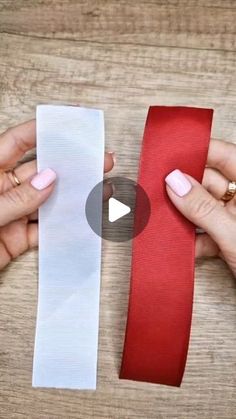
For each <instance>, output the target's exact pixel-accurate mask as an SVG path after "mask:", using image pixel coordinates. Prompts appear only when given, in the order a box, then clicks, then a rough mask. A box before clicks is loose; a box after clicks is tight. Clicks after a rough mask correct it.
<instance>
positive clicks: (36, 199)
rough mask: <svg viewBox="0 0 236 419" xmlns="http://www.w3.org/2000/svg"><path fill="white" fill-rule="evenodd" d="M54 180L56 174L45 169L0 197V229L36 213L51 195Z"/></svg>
mask: <svg viewBox="0 0 236 419" xmlns="http://www.w3.org/2000/svg"><path fill="white" fill-rule="evenodd" d="M55 179H56V173H55V172H54V171H53V170H51V169H46V170H43V171H42V172H40V173H38V174H37V175H35V176H34V177H33V179H32V180H31V181H29V180H28V181H26V182H23V183H22V184H21V185H20V186H16V187H15V188H12V189H10V190H8V191H7V192H5V193H4V194H2V195H0V227H2V226H4V225H6V224H8V223H10V222H12V221H15V220H18V219H19V218H22V217H24V216H25V215H29V214H31V213H33V212H34V211H36V209H37V208H38V207H39V206H40V205H41V204H42V203H43V202H44V201H45V200H46V199H47V198H48V197H49V195H50V194H51V192H52V190H53V186H54V181H55Z"/></svg>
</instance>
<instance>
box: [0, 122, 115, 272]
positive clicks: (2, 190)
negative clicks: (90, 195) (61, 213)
mask: <svg viewBox="0 0 236 419" xmlns="http://www.w3.org/2000/svg"><path fill="white" fill-rule="evenodd" d="M35 137H36V127H35V121H29V122H26V123H25V124H22V125H19V126H17V127H15V128H10V129H8V130H7V131H6V132H5V133H3V134H1V135H0V269H2V268H4V267H5V266H6V265H7V264H8V263H9V262H10V261H11V260H12V259H13V258H15V257H17V256H19V255H20V254H22V253H23V252H25V251H26V250H27V249H31V248H33V247H36V246H37V243H38V224H37V218H38V214H37V209H38V208H39V206H40V205H41V204H42V203H43V202H44V201H46V199H47V198H48V197H49V195H50V194H51V193H52V191H53V188H54V184H55V180H56V174H55V172H53V170H51V169H46V170H45V171H43V172H41V173H40V174H36V172H37V169H36V160H32V161H30V162H27V163H23V164H21V165H18V166H17V167H16V168H15V169H14V172H15V175H16V177H17V178H18V179H19V181H20V183H21V184H20V185H19V186H16V183H15V180H14V177H13V176H12V173H11V172H7V170H9V169H12V168H14V167H15V166H16V164H17V162H18V161H19V160H20V159H21V158H22V157H23V156H24V154H25V153H26V151H28V150H31V149H33V148H34V147H35V142H36V138H35ZM113 164H114V163H113V155H112V153H106V154H105V168H104V170H105V172H108V171H109V170H111V169H112V167H113ZM109 188H111V186H110V185H107V187H106V189H105V190H104V195H105V197H108V196H109V194H110V190H109Z"/></svg>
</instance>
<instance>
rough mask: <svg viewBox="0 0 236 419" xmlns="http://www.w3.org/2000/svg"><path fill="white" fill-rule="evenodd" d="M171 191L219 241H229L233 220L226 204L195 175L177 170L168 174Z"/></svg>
mask: <svg viewBox="0 0 236 419" xmlns="http://www.w3.org/2000/svg"><path fill="white" fill-rule="evenodd" d="M165 181H166V184H167V194H168V196H169V198H170V199H171V201H172V203H173V204H174V205H175V207H176V208H177V209H178V210H179V211H180V212H181V213H182V214H183V215H184V216H185V217H186V218H188V220H190V221H192V222H193V223H194V224H195V225H197V226H198V227H201V228H202V229H203V230H205V231H206V232H207V233H208V234H209V235H210V236H211V237H212V238H213V240H214V241H215V242H216V243H217V244H218V245H219V246H223V247H224V245H225V244H228V243H227V242H229V241H230V237H231V235H232V222H230V217H229V215H228V213H227V212H226V210H225V208H224V207H223V206H222V205H221V203H220V202H219V201H217V200H216V199H215V198H214V197H213V196H212V195H211V194H209V193H208V192H207V190H206V189H205V188H204V187H203V186H202V185H201V184H200V183H199V182H197V181H196V180H195V179H194V178H193V177H191V176H189V175H187V174H185V173H182V172H181V171H180V170H178V169H177V170H174V171H173V172H171V173H170V174H169V175H168V176H167V177H166V178H165Z"/></svg>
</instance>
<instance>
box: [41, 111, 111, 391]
mask: <svg viewBox="0 0 236 419" xmlns="http://www.w3.org/2000/svg"><path fill="white" fill-rule="evenodd" d="M37 159H38V170H39V171H41V170H43V169H46V168H47V167H50V168H52V169H53V170H55V171H56V173H57V182H56V185H55V189H54V191H53V193H52V195H51V196H50V198H49V199H48V200H47V202H46V203H45V204H44V205H43V206H42V207H41V208H40V210H39V295H38V313H37V328H36V337H35V352H34V365H33V386H34V387H56V388H73V389H95V388H96V374H97V346H98V324H99V293H100V264H101V238H100V237H99V236H97V235H96V234H95V233H94V232H93V231H92V229H91V228H90V226H89V225H88V222H87V219H86V215H85V204H86V199H87V197H88V195H89V193H90V191H91V190H92V189H93V188H94V186H95V185H96V184H97V183H99V182H101V181H102V179H103V167H104V118H103V112H102V111H100V110H96V109H87V108H82V107H81V108H80V107H74V106H51V105H41V106H38V107H37ZM94 216H95V217H97V220H96V223H97V225H100V226H101V222H102V190H101V191H99V196H97V207H96V213H95V214H94Z"/></svg>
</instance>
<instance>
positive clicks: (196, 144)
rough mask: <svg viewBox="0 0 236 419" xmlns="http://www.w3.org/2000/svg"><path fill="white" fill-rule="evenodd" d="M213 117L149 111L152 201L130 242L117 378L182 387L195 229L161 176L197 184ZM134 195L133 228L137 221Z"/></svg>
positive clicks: (147, 164) (145, 172)
mask: <svg viewBox="0 0 236 419" xmlns="http://www.w3.org/2000/svg"><path fill="white" fill-rule="evenodd" d="M212 116H213V111H212V110H210V109H198V108H185V107H162V106H155V107H150V109H149V113H148V117H147V122H146V127H145V132H144V139H143V147H142V153H141V160H140V172H139V179H138V183H139V184H140V185H141V186H142V187H143V188H144V190H145V191H146V193H147V195H148V196H149V199H150V203H151V216H150V219H149V222H148V225H147V226H146V228H145V229H144V230H143V232H142V233H141V234H139V235H138V236H137V237H135V239H134V241H133V254H132V275H131V289H130V299H129V311H128V320H127V327H126V337H125V345H124V352H123V360H122V366H121V372H120V378H126V379H130V380H138V381H148V382H152V383H160V384H166V385H172V386H180V384H181V381H182V377H183V373H184V368H185V363H186V357H187V351H188V343H189V335H190V327H191V316H192V303H193V284H194V249H195V227H194V225H193V224H192V223H190V222H189V221H187V220H186V219H185V218H184V217H183V216H182V215H181V214H180V213H179V212H178V211H177V209H176V208H175V207H174V206H173V204H172V203H171V201H170V200H169V198H168V196H167V194H166V188H165V181H164V179H165V176H166V175H167V174H168V173H170V172H171V171H172V170H174V169H180V170H181V171H183V172H185V173H188V174H190V175H191V176H193V177H194V178H195V179H197V180H198V181H199V182H200V181H201V180H202V176H203V171H204V167H205V164H206V158H207V151H208V145H209V139H210V131H211V123H212ZM142 212H143V206H142V201H141V198H140V196H139V194H137V197H136V214H135V225H134V228H135V229H137V225H138V223H139V220H140V219H141V218H142Z"/></svg>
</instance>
